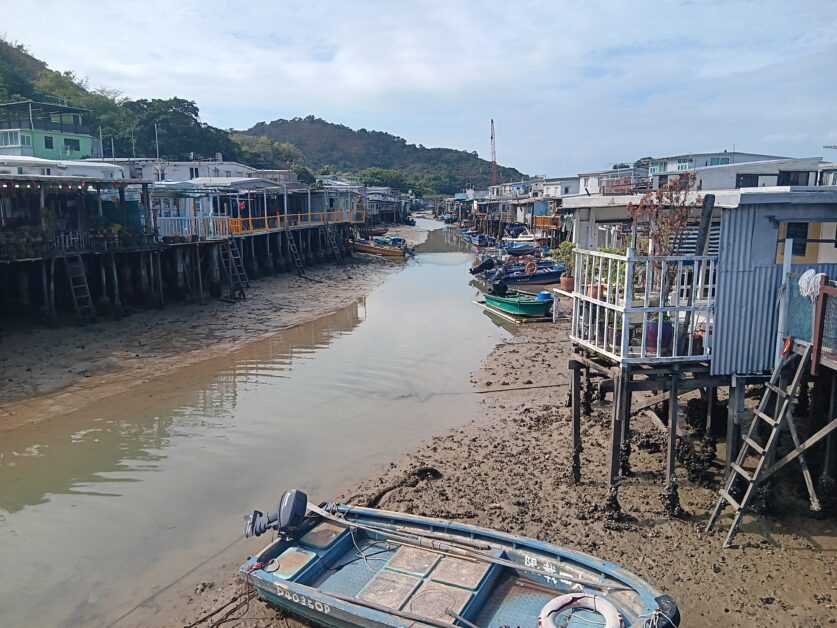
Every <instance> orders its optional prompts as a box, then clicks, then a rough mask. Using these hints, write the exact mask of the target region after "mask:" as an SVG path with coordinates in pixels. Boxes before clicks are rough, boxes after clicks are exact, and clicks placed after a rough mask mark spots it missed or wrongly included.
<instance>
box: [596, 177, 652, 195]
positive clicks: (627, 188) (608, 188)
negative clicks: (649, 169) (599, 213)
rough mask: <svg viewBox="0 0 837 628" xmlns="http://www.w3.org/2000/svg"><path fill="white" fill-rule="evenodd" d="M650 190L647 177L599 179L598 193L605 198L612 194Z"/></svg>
mask: <svg viewBox="0 0 837 628" xmlns="http://www.w3.org/2000/svg"><path fill="white" fill-rule="evenodd" d="M650 189H651V180H650V179H649V178H647V177H618V178H615V179H600V180H599V191H600V192H601V193H602V194H603V195H605V196H607V195H613V194H634V193H635V192H645V191H646V190H650Z"/></svg>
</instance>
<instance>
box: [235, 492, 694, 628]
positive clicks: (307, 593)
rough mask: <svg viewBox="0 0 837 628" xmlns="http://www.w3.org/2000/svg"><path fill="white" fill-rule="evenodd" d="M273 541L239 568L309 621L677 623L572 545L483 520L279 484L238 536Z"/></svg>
mask: <svg viewBox="0 0 837 628" xmlns="http://www.w3.org/2000/svg"><path fill="white" fill-rule="evenodd" d="M271 530H278V532H279V538H278V539H277V540H275V541H273V542H272V543H270V545H268V546H267V547H265V548H264V549H263V550H262V551H261V552H259V553H258V554H256V555H255V556H253V557H252V558H250V559H249V560H248V561H247V562H246V563H244V565H242V566H241V568H240V572H239V573H240V576H241V578H242V580H244V581H246V582H247V583H249V584H252V585H253V586H254V587H255V589H256V592H257V594H258V595H259V597H261V598H262V599H263V600H264V601H266V602H267V603H269V604H271V605H273V606H277V607H279V608H281V609H283V610H284V611H286V612H289V613H291V614H294V615H298V616H302V617H304V618H306V619H308V620H309V621H311V622H313V623H314V624H315V625H318V626H337V627H344V626H345V627H348V626H363V627H368V628H373V627H374V628H379V627H386V626H437V627H441V628H452V627H455V626H467V627H469V628H474V627H475V626H479V627H480V628H500V627H502V626H526V627H529V626H532V627H534V626H543V627H544V628H554V627H556V626H558V625H561V626H572V627H574V628H578V627H582V628H587V627H589V626H591V625H597V626H605V627H606V628H621V627H623V626H633V627H636V628H640V627H645V628H651V627H652V626H656V627H657V628H676V627H677V626H678V625H679V623H680V614H679V611H678V609H677V605H676V604H675V602H674V600H672V599H671V598H670V597H669V596H667V595H664V594H663V593H662V592H661V591H659V590H657V589H656V588H654V587H653V586H652V585H650V584H649V583H647V582H645V581H644V580H642V579H640V578H639V577H638V576H635V575H633V574H631V573H629V572H627V571H625V570H624V569H622V568H620V567H618V566H616V565H614V564H612V563H608V562H605V561H603V560H599V559H597V558H594V557H592V556H588V555H586V554H582V553H580V552H576V551H572V550H568V549H564V548H561V547H557V546H555V545H551V544H549V543H544V542H541V541H537V540H534V539H529V538H525V537H520V536H514V535H511V534H505V533H502V532H495V531H493V530H487V529H485V528H478V527H475V526H470V525H465V524H461V523H456V522H450V521H444V520H441V519H434V518H429V517H419V516H413V515H406V514H401V513H396V512H387V511H382V510H375V509H371V508H358V507H354V506H347V505H344V504H321V505H320V506H317V505H314V504H312V503H310V502H308V501H307V496H306V495H305V494H304V493H302V492H301V491H288V492H286V493H285V494H284V495H283V496H282V499H281V501H280V505H279V508H278V510H277V511H275V512H271V513H268V514H263V513H261V512H259V511H255V512H254V513H253V515H252V516H251V517H249V519H248V522H247V525H246V528H245V536H254V535H256V536H257V535H260V534H263V533H265V532H268V531H271Z"/></svg>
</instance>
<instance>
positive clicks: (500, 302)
mask: <svg viewBox="0 0 837 628" xmlns="http://www.w3.org/2000/svg"><path fill="white" fill-rule="evenodd" d="M483 297H484V298H485V304H486V305H488V306H490V307H493V308H494V309H497V310H500V311H501V312H507V313H509V314H514V315H515V316H546V315H547V314H548V313H549V310H550V308H551V307H552V297H551V296H550V295H549V293H541V294H540V295H535V294H529V293H528V292H520V291H517V290H509V291H508V292H507V293H506V294H505V295H503V296H500V295H496V294H490V293H488V292H486V293H484V294H483Z"/></svg>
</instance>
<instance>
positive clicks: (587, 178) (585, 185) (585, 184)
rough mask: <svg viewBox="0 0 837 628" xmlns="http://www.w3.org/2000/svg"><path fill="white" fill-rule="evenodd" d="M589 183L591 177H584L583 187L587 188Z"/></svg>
mask: <svg viewBox="0 0 837 628" xmlns="http://www.w3.org/2000/svg"><path fill="white" fill-rule="evenodd" d="M588 183H590V177H584V179H583V182H582V184H581V187H583V188H584V189H585V190H586V189H587V184H588Z"/></svg>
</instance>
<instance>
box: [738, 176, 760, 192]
mask: <svg viewBox="0 0 837 628" xmlns="http://www.w3.org/2000/svg"><path fill="white" fill-rule="evenodd" d="M758 186H759V175H757V174H739V175H736V176H735V187H736V189H737V188H757V187H758Z"/></svg>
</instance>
